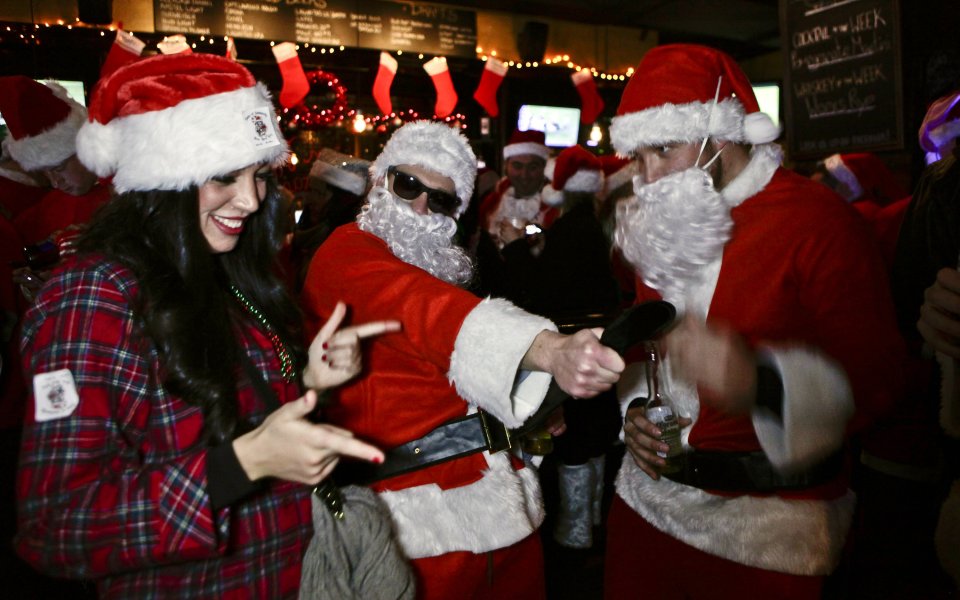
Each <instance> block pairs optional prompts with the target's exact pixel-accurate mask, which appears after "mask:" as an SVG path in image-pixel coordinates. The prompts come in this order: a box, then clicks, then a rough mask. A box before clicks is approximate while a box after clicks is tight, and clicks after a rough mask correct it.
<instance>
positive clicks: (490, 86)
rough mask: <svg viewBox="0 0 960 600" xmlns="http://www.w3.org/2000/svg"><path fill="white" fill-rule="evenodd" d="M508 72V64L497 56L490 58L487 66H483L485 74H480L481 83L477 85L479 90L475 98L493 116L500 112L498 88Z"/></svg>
mask: <svg viewBox="0 0 960 600" xmlns="http://www.w3.org/2000/svg"><path fill="white" fill-rule="evenodd" d="M506 74H507V65H505V64H503V63H502V62H501V61H499V60H497V59H495V58H488V59H487V64H486V66H484V67H483V75H481V76H480V85H478V86H477V91H475V92H474V93H473V99H474V100H476V101H477V103H478V104H479V105H480V106H482V107H483V110H485V111H487V114H488V115H490V116H491V117H496V116H497V115H499V114H500V106H499V105H498V104H497V90H498V89H499V88H500V84H501V83H503V77H504V76H505V75H506Z"/></svg>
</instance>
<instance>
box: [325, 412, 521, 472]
mask: <svg viewBox="0 0 960 600" xmlns="http://www.w3.org/2000/svg"><path fill="white" fill-rule="evenodd" d="M512 447H513V440H512V435H511V432H510V430H509V429H507V428H506V426H505V425H504V424H503V423H501V422H500V421H499V420H498V419H497V418H496V417H494V416H492V415H491V414H489V413H486V412H484V411H482V410H479V411H477V412H476V413H474V414H472V415H467V416H465V417H460V418H457V419H452V420H450V421H447V422H446V423H444V424H443V425H440V426H438V427H437V428H435V429H434V430H433V431H431V432H430V433H428V434H427V435H425V436H423V437H422V438H420V439H416V440H413V441H412V442H407V443H406V444H403V445H401V446H397V447H395V448H391V449H390V450H387V451H386V452H385V453H384V454H385V460H384V461H383V463H382V464H379V465H375V464H373V463H361V462H349V463H345V462H344V463H340V466H338V467H337V471H336V474H335V478H336V481H337V484H339V485H348V484H355V485H367V484H369V483H373V482H374V481H380V480H381V479H387V478H390V477H396V476H397V475H403V474H404V473H410V472H412V471H417V470H419V469H424V468H426V467H430V466H433V465H436V464H439V463H442V462H446V461H448V460H453V459H455V458H462V457H464V456H470V455H471V454H477V453H478V452H485V451H489V452H490V453H491V454H492V453H495V452H500V451H501V450H507V449H509V448H512Z"/></svg>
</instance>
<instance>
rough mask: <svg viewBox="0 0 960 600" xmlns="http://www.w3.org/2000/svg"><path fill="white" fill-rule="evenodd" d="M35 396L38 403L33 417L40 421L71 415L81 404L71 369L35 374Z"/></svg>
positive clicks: (35, 401) (35, 402)
mask: <svg viewBox="0 0 960 600" xmlns="http://www.w3.org/2000/svg"><path fill="white" fill-rule="evenodd" d="M33 398H34V404H35V405H36V408H35V410H34V414H33V418H34V419H35V420H37V421H38V422H40V421H52V420H53V419H62V418H64V417H69V416H70V415H72V414H73V411H74V410H76V408H77V405H78V404H80V396H79V395H78V394H77V385H76V383H74V381H73V374H72V373H71V372H70V369H60V370H59V371H51V372H50V373H40V374H38V375H34V376H33Z"/></svg>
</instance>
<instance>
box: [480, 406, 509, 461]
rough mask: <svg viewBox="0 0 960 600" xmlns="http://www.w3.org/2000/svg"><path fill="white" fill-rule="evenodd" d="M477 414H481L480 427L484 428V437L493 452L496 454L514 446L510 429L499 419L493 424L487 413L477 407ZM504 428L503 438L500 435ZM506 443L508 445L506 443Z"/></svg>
mask: <svg viewBox="0 0 960 600" xmlns="http://www.w3.org/2000/svg"><path fill="white" fill-rule="evenodd" d="M477 414H478V415H480V427H482V428H483V437H484V439H485V440H486V442H487V447H488V448H490V453H491V454H496V453H497V452H500V451H501V450H509V449H511V448H513V440H512V439H511V437H510V430H509V429H507V426H506V425H504V424H503V423H501V422H500V421H499V420H496V419H494V420H495V421H496V424H492V423H490V422H489V421H488V420H487V413H486V412H484V411H483V410H481V409H479V408H478V409H477ZM501 430H502V432H503V433H502V436H503V437H502V438H501V437H500V435H501ZM504 444H506V445H504Z"/></svg>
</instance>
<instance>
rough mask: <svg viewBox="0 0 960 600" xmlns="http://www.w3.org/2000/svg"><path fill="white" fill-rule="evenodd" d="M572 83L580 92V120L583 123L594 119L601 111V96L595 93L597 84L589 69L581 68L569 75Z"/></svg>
mask: <svg viewBox="0 0 960 600" xmlns="http://www.w3.org/2000/svg"><path fill="white" fill-rule="evenodd" d="M570 79H571V80H572V81H573V85H575V86H577V93H578V94H580V105H581V106H580V122H581V123H584V124H589V123H593V122H594V121H596V119H597V117H599V116H600V113H601V112H603V98H601V97H600V94H598V93H597V84H596V82H595V81H594V80H593V73H591V72H590V70H589V69H582V70H580V71H576V72H574V73H573V74H572V75H570Z"/></svg>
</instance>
